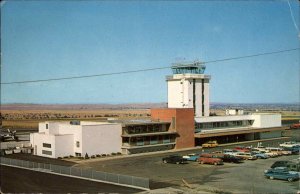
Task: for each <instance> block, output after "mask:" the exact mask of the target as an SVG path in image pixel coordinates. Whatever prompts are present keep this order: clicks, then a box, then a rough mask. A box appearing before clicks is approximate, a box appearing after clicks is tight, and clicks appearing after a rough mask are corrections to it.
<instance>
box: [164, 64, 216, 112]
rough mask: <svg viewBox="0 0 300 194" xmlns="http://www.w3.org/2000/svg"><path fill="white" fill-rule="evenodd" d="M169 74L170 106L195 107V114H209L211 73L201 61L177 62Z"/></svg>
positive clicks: (167, 78)
mask: <svg viewBox="0 0 300 194" xmlns="http://www.w3.org/2000/svg"><path fill="white" fill-rule="evenodd" d="M172 70H173V73H174V74H173V75H171V76H167V77H166V80H167V83H168V108H194V111H195V116H196V117H202V116H206V117H207V116H209V80H210V76H209V75H204V74H203V73H204V70H205V66H204V65H201V63H200V62H197V61H196V62H193V63H189V64H182V63H177V64H175V65H173V66H172Z"/></svg>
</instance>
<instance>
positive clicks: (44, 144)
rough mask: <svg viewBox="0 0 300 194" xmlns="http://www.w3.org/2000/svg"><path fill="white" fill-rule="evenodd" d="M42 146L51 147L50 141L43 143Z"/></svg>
mask: <svg viewBox="0 0 300 194" xmlns="http://www.w3.org/2000/svg"><path fill="white" fill-rule="evenodd" d="M43 147H44V148H51V144H50V143H43Z"/></svg>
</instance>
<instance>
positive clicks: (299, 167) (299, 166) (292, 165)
mask: <svg viewBox="0 0 300 194" xmlns="http://www.w3.org/2000/svg"><path fill="white" fill-rule="evenodd" d="M277 167H285V168H287V169H288V170H290V171H296V172H300V163H299V162H292V161H276V162H275V163H274V164H273V165H272V166H271V168H277Z"/></svg>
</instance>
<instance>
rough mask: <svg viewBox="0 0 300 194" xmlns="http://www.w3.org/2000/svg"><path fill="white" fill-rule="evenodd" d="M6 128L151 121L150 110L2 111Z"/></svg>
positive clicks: (3, 123)
mask: <svg viewBox="0 0 300 194" xmlns="http://www.w3.org/2000/svg"><path fill="white" fill-rule="evenodd" d="M1 115H2V116H3V117H4V119H3V120H2V126H3V127H4V128H24V129H34V128H36V129H37V128H38V123H39V122H43V121H71V120H86V121H104V120H106V119H107V118H117V119H149V118H150V110H149V109H124V110H110V109H103V110H1Z"/></svg>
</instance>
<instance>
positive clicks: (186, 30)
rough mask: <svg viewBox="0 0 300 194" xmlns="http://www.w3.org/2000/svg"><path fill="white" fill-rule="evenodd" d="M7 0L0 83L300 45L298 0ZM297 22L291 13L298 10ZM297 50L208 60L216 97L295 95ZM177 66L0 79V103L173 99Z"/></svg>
mask: <svg viewBox="0 0 300 194" xmlns="http://www.w3.org/2000/svg"><path fill="white" fill-rule="evenodd" d="M289 2H290V5H291V10H292V12H290V9H289V5H288V2H287V1H286V0H277V1H276V0H275V1H268V0H266V1H256V0H253V1H95V0H94V1H6V2H5V3H4V4H3V3H2V4H1V83H5V82H14V81H24V80H39V79H51V78H61V77H71V76H82V75H94V74H103V73H113V72H121V71H131V70H138V69H149V68H158V67H166V66H171V64H172V63H174V62H176V61H179V60H188V61H193V60H200V61H204V62H205V61H212V60H217V59H224V58H230V57H239V56H246V55H252V54H257V53H266V52H273V51H278V50H286V49H293V48H300V36H299V31H298V29H297V27H295V24H296V26H299V8H300V6H299V5H300V4H299V2H298V1H297V0H290V1H289ZM291 13H292V14H293V16H294V18H295V23H294V22H293V19H292V14H291ZM299 51H300V50H296V51H291V52H284V53H279V54H274V55H264V56H259V57H253V58H245V59H239V60H232V61H226V62H217V63H208V64H206V71H205V74H208V75H211V77H212V78H211V82H210V101H211V102H224V103H298V102H299V101H300V96H299V95H300V91H299V90H300V89H299V80H300V78H299V72H300V66H299V64H300V55H299ZM171 74H172V71H171V69H162V70H155V71H147V72H140V73H131V74H119V75H111V76H102V77H93V78H84V79H72V80H61V81H51V82H36V83H27V84H9V85H7V84H1V103H2V104H5V103H39V104H43V103H46V104H64V103H69V104H74V103H86V104H94V103H110V104H118V103H149V102H150V103H156V102H167V83H166V81H165V77H166V76H167V75H171Z"/></svg>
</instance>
